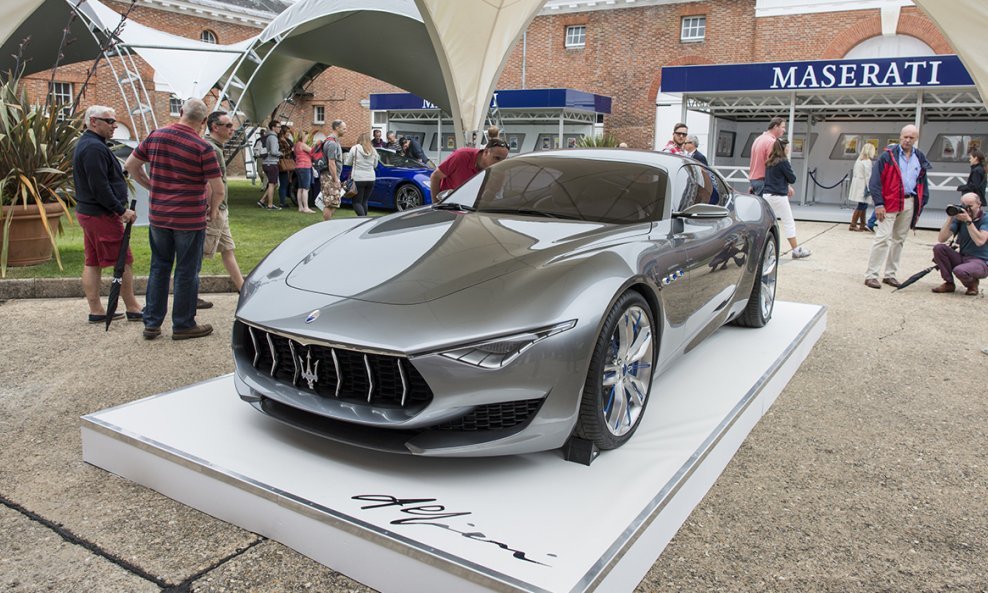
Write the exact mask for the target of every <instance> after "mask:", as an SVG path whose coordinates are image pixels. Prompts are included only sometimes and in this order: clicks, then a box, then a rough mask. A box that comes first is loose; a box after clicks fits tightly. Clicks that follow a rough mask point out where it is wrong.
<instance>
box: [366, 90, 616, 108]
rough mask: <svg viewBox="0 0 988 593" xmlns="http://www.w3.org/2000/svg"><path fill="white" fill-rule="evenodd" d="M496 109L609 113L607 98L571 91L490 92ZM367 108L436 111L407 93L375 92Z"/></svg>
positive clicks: (609, 106) (609, 99) (430, 104)
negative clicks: (570, 110) (492, 93)
mask: <svg viewBox="0 0 988 593" xmlns="http://www.w3.org/2000/svg"><path fill="white" fill-rule="evenodd" d="M495 101H496V102H497V106H498V108H500V109H578V110H581V111H592V112H594V113H610V112H611V98H610V97H605V96H603V95H595V94H593V93H587V92H584V91H577V90H574V89H525V90H509V91H494V97H493V98H492V99H491V106H492V107H493V106H494V103H495ZM370 108H371V109H372V110H375V111H405V110H423V109H436V106H435V105H433V104H432V103H430V102H429V101H426V100H425V99H423V98H421V97H419V96H417V95H413V94H411V93H375V94H372V95H371V96H370Z"/></svg>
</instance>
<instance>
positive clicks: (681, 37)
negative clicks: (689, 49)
mask: <svg viewBox="0 0 988 593" xmlns="http://www.w3.org/2000/svg"><path fill="white" fill-rule="evenodd" d="M701 19H702V20H703V34H702V35H698V36H694V37H687V36H686V32H687V26H686V23H687V22H688V21H697V20H701ZM695 29H699V27H696V26H692V27H689V30H691V31H692V30H695ZM706 38H707V16H706V15H704V14H694V15H690V16H684V17H683V18H682V19H681V20H680V21H679V40H680V41H681V42H683V43H697V42H700V41H705V40H706Z"/></svg>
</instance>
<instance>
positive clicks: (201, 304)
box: [196, 299, 213, 309]
mask: <svg viewBox="0 0 988 593" xmlns="http://www.w3.org/2000/svg"><path fill="white" fill-rule="evenodd" d="M212 308H213V303H210V302H209V301H204V300H202V299H196V309H212Z"/></svg>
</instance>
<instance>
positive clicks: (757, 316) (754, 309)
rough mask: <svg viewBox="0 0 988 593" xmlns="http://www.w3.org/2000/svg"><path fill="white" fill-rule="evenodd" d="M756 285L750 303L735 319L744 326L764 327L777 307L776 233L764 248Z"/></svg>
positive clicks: (777, 251)
mask: <svg viewBox="0 0 988 593" xmlns="http://www.w3.org/2000/svg"><path fill="white" fill-rule="evenodd" d="M756 273H757V274H758V275H757V276H756V277H755V282H754V286H752V287H751V296H749V297H748V305H747V306H746V307H745V308H744V311H743V312H742V313H741V315H739V316H738V318H737V319H736V320H735V323H736V324H737V325H740V326H743V327H764V325H765V324H766V323H768V321H769V319H772V309H774V308H775V284H776V279H777V278H778V275H779V249H778V245H777V243H776V239H775V235H773V234H771V233H769V235H768V239H766V241H765V248H764V249H762V259H761V260H760V264H759V267H758V271H757V272H756Z"/></svg>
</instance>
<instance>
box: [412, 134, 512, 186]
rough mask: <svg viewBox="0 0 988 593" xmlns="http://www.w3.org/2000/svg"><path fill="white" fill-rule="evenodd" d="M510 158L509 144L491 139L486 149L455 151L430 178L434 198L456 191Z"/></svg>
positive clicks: (497, 139) (461, 149)
mask: <svg viewBox="0 0 988 593" xmlns="http://www.w3.org/2000/svg"><path fill="white" fill-rule="evenodd" d="M506 158H508V143H507V142H505V141H504V140H501V139H500V138H491V139H490V140H489V141H488V142H487V146H486V147H484V148H459V149H457V150H454V151H453V154H451V155H449V158H447V159H446V160H445V161H443V162H442V164H441V165H439V167H438V168H437V169H436V170H435V171H433V172H432V176H431V177H429V189H430V190H431V191H432V198H433V199H435V198H436V196H437V195H438V194H439V192H441V191H445V190H447V189H456V188H458V187H460V186H461V185H463V184H464V183H466V182H467V181H469V180H470V178H471V177H473V176H474V175H476V174H477V173H480V172H481V171H483V170H484V169H487V168H488V167H490V166H492V165H494V164H496V163H499V162H501V161H503V160H504V159H506Z"/></svg>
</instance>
